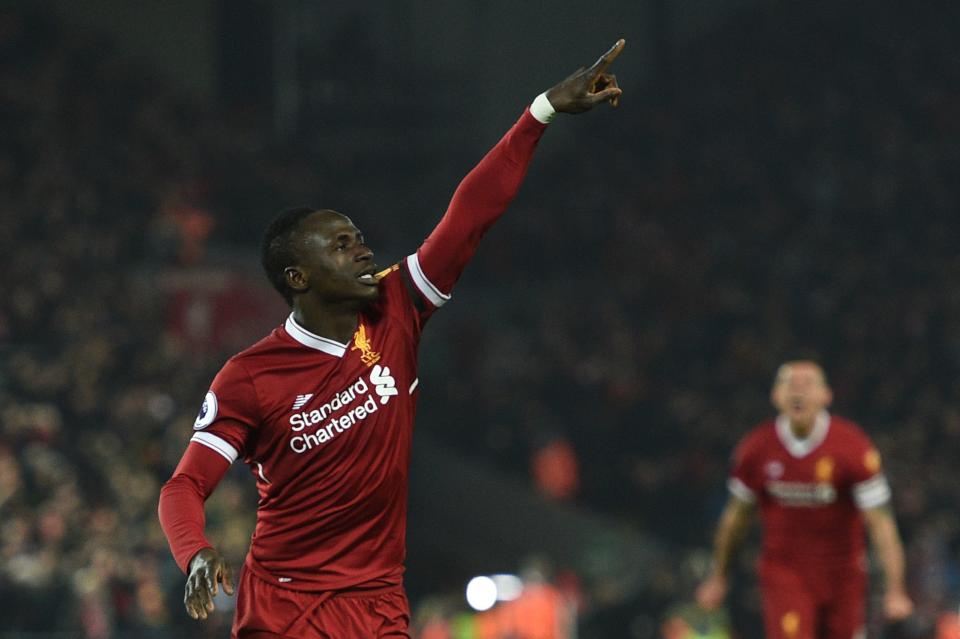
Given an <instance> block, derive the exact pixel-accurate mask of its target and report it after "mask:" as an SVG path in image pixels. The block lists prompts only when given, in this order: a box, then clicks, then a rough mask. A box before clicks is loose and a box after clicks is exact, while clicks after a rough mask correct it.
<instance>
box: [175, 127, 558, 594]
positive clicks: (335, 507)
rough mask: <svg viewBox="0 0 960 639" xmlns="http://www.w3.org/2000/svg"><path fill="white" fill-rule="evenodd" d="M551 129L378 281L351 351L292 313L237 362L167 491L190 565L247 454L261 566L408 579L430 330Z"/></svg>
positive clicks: (377, 583) (513, 135) (335, 585)
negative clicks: (411, 480)
mask: <svg viewBox="0 0 960 639" xmlns="http://www.w3.org/2000/svg"><path fill="white" fill-rule="evenodd" d="M545 126H546V123H545V121H542V120H538V119H537V116H534V115H533V114H532V113H531V112H530V110H529V109H527V110H525V111H524V113H523V115H522V116H521V117H520V119H519V121H517V123H516V124H515V125H514V126H513V127H512V128H511V129H510V131H508V132H507V134H506V135H505V136H504V137H503V138H502V139H501V140H500V141H499V142H498V143H497V144H496V145H495V146H494V147H493V149H491V151H490V152H489V153H488V154H487V155H486V156H485V157H484V158H483V160H481V161H480V163H479V164H478V165H477V166H476V167H475V168H474V169H473V170H472V171H471V172H470V173H469V174H468V175H467V176H466V177H465V178H464V180H463V181H462V182H461V183H460V185H459V186H458V188H457V190H456V192H455V193H454V195H453V198H452V200H451V202H450V206H449V207H448V209H447V212H446V213H445V214H444V216H443V218H442V219H441V220H440V222H439V223H438V224H437V226H436V228H434V230H433V232H432V233H431V234H430V235H429V237H427V239H426V240H424V242H423V244H422V245H421V246H420V248H419V249H418V250H417V252H416V253H414V254H413V255H410V256H409V257H407V258H406V259H405V260H404V261H403V263H402V264H397V265H394V266H393V267H391V268H390V269H388V270H387V271H385V272H383V273H381V274H380V275H378V278H379V280H380V298H379V300H377V301H376V302H375V303H372V304H371V305H370V306H368V307H367V308H365V309H364V311H363V312H361V313H360V314H359V316H358V318H357V330H356V333H355V334H354V336H353V338H352V340H351V342H350V343H348V344H340V343H338V342H336V341H333V340H330V339H327V338H324V337H322V336H319V335H315V334H312V333H310V332H309V331H307V330H305V329H304V328H303V327H302V326H300V325H298V324H297V322H296V321H295V320H294V319H293V316H292V315H291V316H290V318H288V319H287V321H286V323H285V324H284V325H283V326H281V327H279V328H277V329H276V330H274V331H273V332H272V333H271V334H270V335H269V336H267V337H266V338H264V339H263V340H261V341H260V342H258V343H257V344H255V345H254V346H252V347H251V348H249V349H247V350H245V351H243V352H242V353H240V354H238V355H236V356H234V357H232V358H231V359H230V360H229V361H228V362H227V364H226V365H225V366H224V367H223V369H222V370H221V371H220V373H219V374H218V375H217V376H216V378H215V379H214V381H213V385H212V387H211V389H210V391H209V392H208V393H207V395H206V399H205V401H204V402H203V407H202V409H201V412H200V415H199V417H198V418H197V421H196V424H195V426H194V428H195V429H196V433H195V434H194V435H193V437H192V439H191V442H192V443H191V444H190V446H189V447H188V449H187V452H186V453H184V456H183V458H182V459H181V461H180V464H179V465H178V467H177V469H176V470H175V471H174V474H173V477H171V479H170V480H169V481H168V482H167V483H166V484H165V485H164V488H163V489H162V490H161V494H160V504H159V508H158V510H159V516H160V522H161V525H162V526H163V530H164V533H165V534H166V535H167V539H168V541H169V542H170V547H171V550H172V551H173V555H174V558H175V559H176V560H177V564H178V565H179V566H180V568H181V569H183V570H184V571H187V570H188V569H189V561H190V559H191V558H192V557H193V556H194V555H195V553H196V552H197V551H198V550H200V549H201V548H204V547H209V546H211V544H210V543H209V542H208V541H207V540H206V538H205V536H204V534H203V525H204V517H203V500H205V499H206V498H207V497H208V496H209V495H210V493H211V492H212V491H213V489H214V488H215V487H216V484H217V482H218V481H219V480H220V478H221V477H222V476H223V474H224V473H225V472H226V470H227V468H228V467H229V463H232V462H233V461H234V460H236V459H237V458H242V459H243V460H244V461H245V462H246V463H247V464H248V465H249V466H250V469H251V471H252V473H253V476H254V478H255V480H256V482H257V488H258V491H259V494H260V500H259V503H258V508H257V526H256V531H255V533H254V536H253V540H252V542H251V546H250V552H249V554H248V556H247V562H246V565H247V567H248V568H249V569H250V570H252V571H254V572H255V573H256V574H257V575H259V576H260V577H262V578H263V579H266V580H268V581H271V582H273V583H277V584H283V585H285V587H286V588H290V589H295V590H315V591H321V590H322V591H328V590H343V589H364V588H379V587H383V586H388V585H395V584H400V583H402V575H403V558H404V553H405V550H404V548H405V544H404V541H405V540H404V537H405V530H406V509H407V482H408V479H407V478H408V468H409V460H410V443H411V438H412V434H413V418H414V412H415V408H416V401H417V386H418V378H417V347H418V346H419V343H420V334H421V329H422V328H423V324H424V321H425V320H426V319H427V317H428V316H429V315H430V314H431V313H432V312H433V311H434V310H436V308H437V307H439V306H441V305H442V304H443V303H444V302H445V301H446V300H447V299H449V297H450V291H452V289H453V286H454V284H455V283H456V281H457V278H458V277H459V276H460V274H461V273H462V271H463V269H464V267H465V266H466V264H467V262H468V261H469V260H470V258H471V256H472V255H473V254H474V252H475V251H476V248H477V244H478V243H479V241H480V238H481V237H482V235H483V233H484V232H485V231H486V230H487V229H488V228H489V227H490V226H491V225H492V224H493V223H494V222H495V221H496V219H497V218H498V217H499V216H500V215H501V214H502V213H503V212H504V211H505V210H506V208H507V206H508V204H509V203H510V201H511V200H512V198H513V197H514V195H516V193H517V190H518V189H519V187H520V184H521V183H522V182H523V178H524V175H525V173H526V170H527V167H528V166H529V163H530V160H531V158H532V156H533V152H534V149H535V148H536V145H537V142H538V141H539V139H540V136H541V135H542V134H543V131H544V128H545ZM224 460H225V461H224ZM227 462H229V463H227Z"/></svg>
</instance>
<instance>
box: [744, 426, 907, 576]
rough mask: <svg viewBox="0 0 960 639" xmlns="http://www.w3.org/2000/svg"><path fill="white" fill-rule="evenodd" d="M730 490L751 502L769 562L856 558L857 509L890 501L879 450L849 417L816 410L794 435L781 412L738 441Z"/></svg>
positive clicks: (860, 548)
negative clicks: (803, 431)
mask: <svg viewBox="0 0 960 639" xmlns="http://www.w3.org/2000/svg"><path fill="white" fill-rule="evenodd" d="M729 487H730V491H731V492H732V493H733V494H734V495H736V496H737V497H739V498H740V499H743V500H745V501H748V502H756V503H757V504H758V505H759V509H760V519H761V522H762V525H763V555H762V558H763V559H764V560H767V561H774V562H778V563H786V564H789V565H792V566H795V567H797V568H802V567H804V566H809V565H813V566H817V567H823V566H840V565H846V566H849V565H854V564H858V563H859V562H860V560H861V559H862V558H863V556H864V551H865V543H864V531H863V518H862V516H861V514H860V510H861V509H867V508H874V507H877V506H881V505H883V504H885V503H886V502H887V501H888V500H889V499H890V488H889V485H888V484H887V480H886V478H885V476H884V475H883V472H882V469H881V464H880V456H879V454H878V453H877V450H876V449H875V448H874V447H873V444H871V442H870V439H869V438H868V437H867V435H866V434H865V433H864V432H863V431H862V430H861V429H860V427H859V426H857V425H856V424H854V423H853V422H851V421H848V420H846V419H843V418H841V417H837V416H835V415H830V414H829V413H827V412H826V411H824V412H822V413H821V414H820V415H819V416H818V417H817V420H816V423H815V425H814V427H813V430H812V432H811V433H810V436H809V437H807V438H806V439H798V438H797V437H795V436H794V435H793V433H792V431H791V430H790V424H789V421H788V420H787V418H785V417H783V416H780V417H778V418H777V419H776V420H775V421H770V422H767V423H765V424H762V425H760V426H758V427H757V428H756V429H754V430H753V431H751V432H750V433H749V434H748V435H747V436H746V437H745V438H744V439H743V441H742V442H741V443H740V445H739V446H738V447H737V450H736V453H735V455H734V469H733V473H732V477H731V478H730V481H729Z"/></svg>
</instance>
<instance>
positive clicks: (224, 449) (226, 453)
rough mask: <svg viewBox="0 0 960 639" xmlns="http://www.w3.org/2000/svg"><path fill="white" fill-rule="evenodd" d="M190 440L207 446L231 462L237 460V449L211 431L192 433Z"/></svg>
mask: <svg viewBox="0 0 960 639" xmlns="http://www.w3.org/2000/svg"><path fill="white" fill-rule="evenodd" d="M190 441H192V442H197V443H198V444H203V445H204V446H206V447H207V448H209V449H211V450H214V451H216V452H217V453H219V454H220V455H221V456H222V457H223V458H224V459H226V460H227V461H228V462H230V463H231V464H232V463H233V462H235V461H237V457H238V455H239V453H237V449H236V448H234V447H233V446H231V445H230V442H228V441H227V440H225V439H223V438H221V437H217V436H216V435H214V434H213V433H194V435H193V437H191V438H190Z"/></svg>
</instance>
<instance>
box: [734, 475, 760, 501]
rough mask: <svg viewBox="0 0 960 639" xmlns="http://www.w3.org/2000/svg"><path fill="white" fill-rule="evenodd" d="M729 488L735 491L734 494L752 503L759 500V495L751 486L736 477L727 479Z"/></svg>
mask: <svg viewBox="0 0 960 639" xmlns="http://www.w3.org/2000/svg"><path fill="white" fill-rule="evenodd" d="M727 488H728V489H729V490H730V492H731V493H733V496H734V497H736V498H738V499H740V500H743V501H745V502H747V503H748V504H752V503H754V502H755V501H757V496H756V494H754V492H753V491H752V490H750V488H749V487H748V486H747V485H746V484H745V483H743V482H742V481H740V480H739V479H738V478H736V477H731V478H730V479H729V480H727Z"/></svg>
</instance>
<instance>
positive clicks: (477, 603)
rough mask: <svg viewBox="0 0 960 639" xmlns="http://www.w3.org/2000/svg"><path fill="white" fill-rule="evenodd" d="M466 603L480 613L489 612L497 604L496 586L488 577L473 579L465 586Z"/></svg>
mask: <svg viewBox="0 0 960 639" xmlns="http://www.w3.org/2000/svg"><path fill="white" fill-rule="evenodd" d="M467 603H468V604H470V607H471V608H473V609H474V610H477V611H480V612H482V611H484V610H490V609H491V608H493V604H495V603H497V584H496V583H494V581H493V579H491V578H490V577H474V578H473V579H471V580H470V583H468V584H467Z"/></svg>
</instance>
